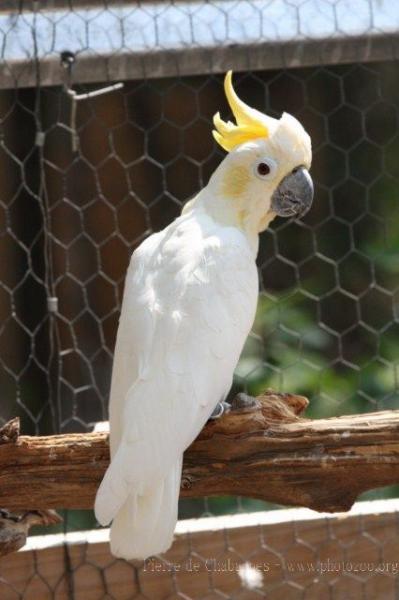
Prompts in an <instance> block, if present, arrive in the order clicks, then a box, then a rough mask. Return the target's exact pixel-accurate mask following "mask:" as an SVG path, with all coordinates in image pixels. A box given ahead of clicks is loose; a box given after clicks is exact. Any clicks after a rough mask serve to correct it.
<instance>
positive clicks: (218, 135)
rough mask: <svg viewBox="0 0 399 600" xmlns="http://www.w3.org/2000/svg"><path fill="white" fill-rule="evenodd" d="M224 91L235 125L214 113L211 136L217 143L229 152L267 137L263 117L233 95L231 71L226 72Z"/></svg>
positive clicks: (267, 130) (266, 128) (267, 132)
mask: <svg viewBox="0 0 399 600" xmlns="http://www.w3.org/2000/svg"><path fill="white" fill-rule="evenodd" d="M224 91H225V94H226V98H227V102H228V103H229V106H230V108H231V110H232V112H233V115H234V117H235V120H236V122H237V124H236V125H235V124H234V123H232V122H231V121H227V122H226V121H223V120H222V119H221V117H220V114H219V113H216V115H215V116H214V117H213V124H214V126H215V129H214V130H213V131H212V134H213V137H214V138H215V140H216V141H217V143H218V144H219V145H220V146H222V148H224V149H225V150H227V152H230V150H233V148H235V147H236V146H239V145H240V144H243V143H244V142H249V141H250V140H254V139H257V138H262V137H268V136H269V129H268V127H267V125H266V123H265V117H263V115H262V113H260V112H258V111H257V110H255V109H254V108H251V107H250V106H247V104H245V102H243V101H242V100H240V98H239V97H238V96H237V94H236V93H235V91H234V88H233V83H232V72H231V71H228V72H227V73H226V77H225V78H224ZM262 117H263V118H262Z"/></svg>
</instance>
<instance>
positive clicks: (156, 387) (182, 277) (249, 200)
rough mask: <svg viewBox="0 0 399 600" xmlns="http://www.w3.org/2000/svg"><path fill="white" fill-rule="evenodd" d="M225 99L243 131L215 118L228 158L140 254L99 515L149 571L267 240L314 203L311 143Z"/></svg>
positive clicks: (240, 335)
mask: <svg viewBox="0 0 399 600" xmlns="http://www.w3.org/2000/svg"><path fill="white" fill-rule="evenodd" d="M224 87H225V93H226V97H227V100H228V103H229V105H230V108H231V110H232V112H233V114H234V117H235V120H236V123H232V122H230V121H227V122H225V121H223V120H222V119H221V117H220V115H219V113H217V114H216V115H215V116H214V126H215V130H214V131H213V135H214V138H215V140H216V141H217V142H218V144H220V146H222V148H224V149H225V150H227V152H228V154H227V155H226V156H225V158H224V160H223V161H222V162H221V164H220V165H219V167H218V168H217V169H216V171H215V172H214V173H213V175H212V176H211V178H210V180H209V183H208V185H207V186H206V187H205V188H204V189H202V190H201V191H200V192H199V193H198V195H197V196H195V198H194V199H192V200H191V201H189V202H188V203H187V204H186V206H185V207H184V209H183V211H182V214H181V216H179V217H178V218H177V219H175V220H174V221H173V222H172V223H171V224H170V225H168V226H167V227H166V228H165V229H164V230H163V231H160V232H158V233H154V234H152V235H151V236H150V237H148V238H147V239H146V240H145V241H144V242H143V243H142V244H141V245H140V246H139V247H138V248H137V249H136V250H135V252H134V253H133V256H132V259H131V262H130V266H129V269H128V272H127V276H126V282H125V291H124V297H123V304H122V311H121V316H120V322H119V329H118V334H117V341H116V348H115V358H114V364H113V373H112V383H111V394H110V446H111V464H110V466H109V468H108V470H107V472H106V474H105V476H104V479H103V481H102V483H101V485H100V488H99V490H98V493H97V497H96V502H95V514H96V517H97V520H98V521H99V522H100V523H101V524H102V525H104V526H105V525H108V524H109V523H110V522H111V521H112V527H111V551H112V553H113V554H114V555H115V556H117V557H121V558H125V559H145V558H147V557H149V556H152V555H155V554H160V553H163V552H165V551H166V550H167V549H168V548H169V547H170V546H171V544H172V541H173V533H174V529H175V525H176V521H177V507H178V498H179V490H180V480H181V472H182V457H183V452H184V450H185V449H186V448H187V447H188V446H189V445H190V444H191V443H192V442H193V440H194V439H195V438H196V436H197V435H198V433H199V432H200V430H201V429H202V427H203V426H204V425H205V423H206V422H207V420H208V419H209V418H210V417H211V416H212V414H214V415H215V414H216V413H218V414H221V413H222V412H223V407H224V406H225V403H224V400H225V398H226V396H227V394H228V392H229V390H230V387H231V383H232V378H233V372H234V369H235V367H236V365H237V362H238V360H239V357H240V353H241V351H242V348H243V346H244V343H245V340H246V338H247V336H248V334H249V332H250V330H251V327H252V324H253V321H254V317H255V311H256V305H257V298H258V274H257V268H256V264H255V259H256V255H257V251H258V238H259V233H260V232H261V231H263V230H264V229H266V227H267V226H268V225H269V223H270V222H271V221H272V219H274V218H275V217H276V215H280V216H284V217H290V216H298V215H299V216H300V215H303V214H304V213H305V212H306V211H307V210H308V209H309V207H310V205H311V203H312V200H313V185H312V180H311V178H310V175H309V172H308V169H309V168H310V163H311V156H312V152H311V141H310V137H309V135H308V134H307V133H306V131H305V130H304V128H303V127H302V125H301V124H300V123H299V121H297V119H295V118H294V117H293V116H291V115H289V114H287V113H284V114H283V115H282V117H281V118H280V119H274V118H272V117H269V116H267V115H265V114H263V113H261V112H259V111H258V110H256V109H254V108H251V107H249V106H247V105H246V104H245V103H244V102H243V101H242V100H240V99H239V98H238V96H237V95H236V93H235V91H234V88H233V85H232V73H231V71H230V72H228V73H227V75H226V77H225V82H224Z"/></svg>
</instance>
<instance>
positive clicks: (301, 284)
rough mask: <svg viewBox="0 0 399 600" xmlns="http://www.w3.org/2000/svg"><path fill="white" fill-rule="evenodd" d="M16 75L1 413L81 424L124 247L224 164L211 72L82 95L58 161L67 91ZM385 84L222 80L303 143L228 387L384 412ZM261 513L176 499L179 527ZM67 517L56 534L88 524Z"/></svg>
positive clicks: (105, 373) (6, 200)
mask: <svg viewBox="0 0 399 600" xmlns="http://www.w3.org/2000/svg"><path fill="white" fill-rule="evenodd" d="M111 4H112V3H111ZM242 4H244V3H242ZM282 4H285V5H286V9H287V10H289V8H290V7H291V3H289V2H286V3H282V2H280V3H279V5H280V6H281V5H282ZM305 4H306V3H305ZM308 4H309V3H308ZM293 5H295V3H293ZM341 5H342V3H340V2H325V3H324V6H325V7H327V6H334V7H335V9H336V10H338V9H339V7H340V6H341ZM167 6H174V5H173V3H172V5H167ZM207 6H208V7H209V5H207ZM216 6H219V4H218V3H216V2H215V7H216ZM186 8H187V7H186ZM257 9H258V10H260V9H259V6H258V7H257ZM112 10H113V9H112V8H111V7H105V9H104V10H103V11H101V14H102V13H103V12H107V11H109V12H110V14H112ZM143 10H145V9H143ZM151 10H152V9H151ZM151 10H150V9H147V11H149V12H148V15H149V17H148V18H149V19H154V18H155V17H154V14H153V13H151ZM165 10H166V9H165ZM187 10H188V9H187ZM215 10H216V8H215ZM219 10H220V6H219ZM226 10H227V9H226ZM248 10H250V9H249V8H248ZM251 10H253V9H251ZM262 10H263V9H262ZM326 10H327V8H326ZM70 11H72V12H73V7H70ZM52 14H53V16H54V13H52ZM82 14H83V16H82ZM82 14H81V13H78V12H76V18H77V19H80V20H81V21H82V23H83V24H85V23H86V25H87V23H88V22H89V20H90V19H89V16H90V15H89V11H87V12H83V13H82ZM87 15H89V16H87ZM274 16H275V18H276V19H277V16H278V15H277V16H276V15H274ZM33 17H35V15H33ZM33 17H32V20H31V21H30V20H29V18H30V16H29V15H28V17H27V18H26V22H28V25H29V27H31V29H32V32H33V33H34V34H35V32H36V31H37V30H36V29H35V21H34V18H33ZM36 17H37V15H36ZM46 18H47V19H48V15H47V16H46ZM90 18H94V17H90ZM126 19H127V17H126ZM258 19H259V16H258ZM54 22H55V20H54ZM347 23H349V22H347ZM53 25H54V23H53ZM348 27H349V24H348ZM22 29H23V27H22ZM3 32H4V28H3ZM22 33H23V32H22ZM4 35H5V34H4ZM21 35H22V34H21ZM33 37H34V36H33ZM92 40H93V37H92V38H91V41H92ZM191 43H192V42H191ZM87 45H88V46H89V50H90V45H89V43H88V44H87ZM39 46H40V44H39ZM121 49H122V48H116V50H115V48H114V51H115V53H116V54H117V53H118V51H119V50H121ZM95 51H96V52H99V55H98V60H99V61H100V59H101V53H100V51H99V49H98V48H95ZM45 54H46V50H44V56H45ZM17 58H18V57H17ZM332 62H333V61H332ZM24 65H25V66H24ZM24 65H23V67H24V68H23V69H22V71H21V72H20V73H19V77H20V79H21V81H22V82H24V83H25V85H29V86H30V87H26V88H21V87H18V85H15V87H10V86H9V89H6V90H3V91H1V93H0V114H1V125H2V139H1V148H0V154H1V157H2V165H3V168H2V169H1V172H0V190H1V197H0V256H1V263H0V314H1V325H0V387H1V393H2V399H1V412H0V419H1V422H5V421H6V420H7V419H9V418H10V417H12V416H15V415H19V416H20V417H21V419H22V428H23V431H24V432H25V433H34V434H39V433H40V434H49V433H57V432H68V431H88V430H90V429H91V427H92V425H93V423H95V422H96V421H98V420H102V419H104V418H106V413H107V399H108V391H109V381H110V372H111V366H112V352H113V346H114V340H115V332H116V326H117V320H118V314H119V307H120V301H121V294H122V290H123V282H124V275H125V271H126V267H127V264H128V260H129V257H130V255H131V252H132V251H133V250H134V248H135V247H136V246H137V245H138V244H139V243H140V241H141V240H143V239H144V238H145V237H146V236H147V235H149V234H150V233H151V232H153V231H158V230H160V229H161V228H163V227H164V226H166V225H167V224H168V223H169V222H170V221H171V219H173V218H174V217H176V216H177V215H178V214H179V213H180V210H181V207H182V206H183V204H184V203H185V202H186V201H187V200H188V199H189V198H190V196H192V195H193V194H194V193H195V192H196V191H197V190H198V189H200V188H201V187H202V186H203V185H205V184H206V182H207V180H208V178H209V175H210V174H211V173H212V171H213V170H214V168H215V167H216V165H217V164H218V163H219V161H220V160H221V158H222V152H221V151H220V150H219V149H218V148H217V147H216V146H215V143H214V142H213V140H212V138H211V135H210V131H211V118H212V116H213V114H214V113H215V112H216V111H218V110H222V111H223V113H224V114H226V113H227V108H226V105H225V99H224V94H223V88H222V77H221V75H213V74H210V73H208V72H206V71H205V70H204V71H203V73H204V74H201V75H184V76H182V75H179V76H177V75H175V74H174V73H173V69H172V68H171V67H170V65H169V69H170V72H168V71H167V69H166V73H167V74H169V75H175V76H173V77H172V76H171V77H168V78H165V77H163V78H156V77H152V78H150V79H149V78H142V79H141V80H138V81H137V80H134V81H133V80H127V81H125V83H124V87H123V89H122V90H118V91H114V92H112V93H110V94H108V95H104V96H99V97H96V98H91V99H87V100H84V101H80V102H79V103H78V106H77V112H76V134H77V137H78V140H79V144H78V148H77V149H76V150H74V135H73V131H72V130H71V108H72V105H71V98H70V97H69V96H68V94H67V93H66V88H65V87H63V86H49V85H47V86H45V85H43V84H42V83H41V82H42V80H43V77H42V75H43V73H44V74H45V77H44V80H46V73H47V72H46V69H45V65H44V67H43V64H41V63H40V61H39V60H38V58H37V56H36V58H35V56H31V57H29V58H28V60H26V59H25V63H24ZM26 66H28V67H29V69H30V71H29V69H28V70H27V69H26ZM296 66H298V63H297V65H296ZM24 69H25V70H24ZM58 69H59V73H58V74H57V75H56V77H55V80H61V79H63V78H64V79H65V81H66V82H67V83H71V82H73V81H75V79H74V70H75V69H79V56H78V59H77V62H76V65H74V66H72V68H71V70H70V73H69V79H68V74H67V76H65V73H64V72H63V69H62V67H58ZM178 70H179V69H178ZM181 70H182V71H184V69H181ZM26 73H28V75H26ZM29 73H33V74H34V77H33V80H32V78H31V79H29V77H31V75H29ZM24 77H25V79H24ZM396 78H397V64H395V62H390V61H385V62H384V61H383V62H375V63H368V64H345V65H331V66H316V67H301V68H295V69H278V70H270V69H269V70H258V69H256V70H248V71H245V72H240V73H237V76H236V88H237V91H238V93H239V95H240V96H242V97H243V98H244V99H245V100H246V101H247V102H248V103H249V104H251V105H253V106H256V107H258V108H260V109H262V110H265V111H267V112H269V113H270V114H271V115H276V116H277V115H279V114H280V113H281V112H282V111H288V112H291V113H292V114H294V115H295V116H296V117H298V119H300V120H301V122H302V123H303V124H304V126H305V127H306V129H307V130H308V131H309V132H310V134H311V137H312V140H313V147H314V162H313V167H312V174H313V178H314V180H315V182H316V202H315V204H314V207H313V208H312V210H311V212H310V213H309V214H308V215H307V216H306V217H305V218H304V219H303V220H300V221H296V222H287V221H284V222H283V221H279V220H277V221H276V222H275V223H273V224H272V226H271V227H270V229H269V230H268V231H267V232H265V233H264V234H263V235H262V236H261V243H260V251H259V257H258V265H259V273H260V281H261V291H260V300H259V307H258V313H257V317H256V321H255V325H254V328H253V332H252V334H251V336H250V338H249V339H248V342H247V344H246V347H245V350H244V353H243V356H242V359H241V361H240V363H239V366H238V368H237V372H236V378H235V386H234V391H236V390H237V389H246V390H248V391H249V392H251V393H257V392H260V391H261V390H262V389H264V388H265V387H274V388H276V389H279V390H284V391H291V392H296V393H302V394H304V395H306V396H308V397H309V398H310V400H311V405H310V410H309V414H310V415H311V416H328V415H333V414H343V413H348V412H359V411H369V410H376V409H382V408H397V407H398V406H399V395H398V381H397V377H398V372H397V360H398V345H397V334H398V323H397V320H398V309H397V306H398V289H399V288H398V284H397V281H398V279H397V275H398V260H397V253H398V241H397V235H396V231H397V228H398V226H399V209H398V206H399V203H398V168H397V159H398V154H399V135H398V106H399V94H398V88H397V85H396ZM86 80H89V81H90V80H91V81H95V80H96V76H95V75H90V77H88V78H86ZM98 80H99V81H101V77H100V78H99V79H98ZM34 82H35V84H34V85H33V83H34ZM55 82H57V81H55ZM47 83H49V82H47ZM98 87H99V84H89V85H87V84H86V85H84V86H81V87H77V88H76V89H78V90H79V91H83V92H88V91H90V90H94V89H97V88H98ZM21 134H22V135H21ZM182 174H184V176H182ZM54 308H55V309H56V310H52V309H54ZM204 502H205V503H204ZM264 506H265V505H264V504H261V503H258V502H255V501H253V502H251V501H248V500H240V499H233V500H232V499H226V498H221V499H209V500H205V501H202V500H201V501H198V502H194V501H185V502H182V505H181V516H182V517H189V516H196V515H202V514H215V513H216V514H219V513H226V512H237V511H240V510H241V511H243V510H254V509H257V508H260V507H262V508H263V507H264ZM66 516H67V518H66V522H65V523H66V524H65V528H66V529H69V528H74V527H75V526H76V527H79V526H80V527H82V526H86V527H87V526H88V525H90V524H92V521H91V520H90V519H89V520H88V519H87V517H86V516H82V515H80V514H78V515H74V514H71V515H69V516H68V515H66ZM259 593H260V592H259ZM204 594H205V592H204ZM21 597H22V596H21ZM24 597H25V596H24ZM150 597H151V596H150ZM204 597H205V595H204ZM237 597H238V596H237ZM245 597H246V598H247V597H248V598H249V596H245ZM357 597H359V596H357Z"/></svg>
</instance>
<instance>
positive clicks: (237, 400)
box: [231, 392, 259, 410]
mask: <svg viewBox="0 0 399 600" xmlns="http://www.w3.org/2000/svg"><path fill="white" fill-rule="evenodd" d="M258 405H259V403H258V401H257V399H256V398H254V397H253V396H249V395H248V394H245V393H244V392H241V393H240V394H237V396H235V397H234V398H233V400H232V401H231V410H242V409H246V410H254V409H256V408H257V407H258Z"/></svg>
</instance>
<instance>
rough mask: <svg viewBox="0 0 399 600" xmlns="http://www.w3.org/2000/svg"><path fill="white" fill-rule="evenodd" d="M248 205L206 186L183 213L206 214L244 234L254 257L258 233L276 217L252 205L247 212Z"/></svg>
mask: <svg viewBox="0 0 399 600" xmlns="http://www.w3.org/2000/svg"><path fill="white" fill-rule="evenodd" d="M248 205H249V203H248V202H247V201H246V199H240V198H237V197H235V198H232V197H229V196H228V195H225V194H223V193H221V192H220V191H217V190H215V189H214V186H210V185H209V184H208V186H206V187H205V188H203V189H202V190H201V191H200V192H199V194H198V195H197V196H196V197H195V198H194V199H193V200H191V201H190V202H189V203H188V205H187V207H186V209H185V211H184V212H187V211H188V210H195V211H200V212H206V214H208V215H209V216H210V217H211V218H212V219H213V220H214V221H216V222H217V223H219V224H220V225H221V226H224V227H236V228H237V229H239V230H240V231H242V232H243V233H244V235H245V237H246V238H247V240H248V243H249V245H250V247H251V249H252V250H253V253H254V256H256V255H257V253H258V247H259V233H260V232H261V231H264V230H265V229H266V228H267V227H268V225H269V223H270V222H271V221H272V220H273V219H274V217H275V216H276V215H275V214H274V213H272V212H270V213H267V214H264V209H263V212H262V206H259V207H256V206H254V205H253V203H252V206H251V210H248Z"/></svg>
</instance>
